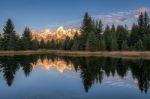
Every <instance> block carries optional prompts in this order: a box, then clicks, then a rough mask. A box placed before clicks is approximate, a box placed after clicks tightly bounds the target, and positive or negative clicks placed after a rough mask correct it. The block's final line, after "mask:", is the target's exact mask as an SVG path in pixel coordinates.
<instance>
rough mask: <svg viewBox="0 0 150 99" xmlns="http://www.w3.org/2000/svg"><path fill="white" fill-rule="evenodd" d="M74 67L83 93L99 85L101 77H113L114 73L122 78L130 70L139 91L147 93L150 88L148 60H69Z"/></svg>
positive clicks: (149, 63)
mask: <svg viewBox="0 0 150 99" xmlns="http://www.w3.org/2000/svg"><path fill="white" fill-rule="evenodd" d="M71 61H72V63H74V65H75V66H79V68H80V70H81V78H82V81H83V84H84V88H85V91H86V92H88V89H89V88H90V87H91V86H92V85H93V84H94V83H101V82H102V80H103V78H104V77H103V76H104V75H106V76H107V77H109V76H110V75H112V76H114V75H115V73H116V74H117V75H118V76H120V77H121V78H124V77H125V76H126V74H127V71H129V70H131V73H132V75H133V79H137V84H138V86H139V89H140V90H141V91H145V92H147V91H148V89H149V86H150V60H142V59H137V60H128V59H121V58H119V59H113V58H96V57H88V58H71Z"/></svg>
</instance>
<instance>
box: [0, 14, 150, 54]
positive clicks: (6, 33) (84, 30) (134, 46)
mask: <svg viewBox="0 0 150 99" xmlns="http://www.w3.org/2000/svg"><path fill="white" fill-rule="evenodd" d="M80 31H81V34H80V35H75V37H74V38H73V39H70V38H66V39H65V40H64V41H61V42H58V41H54V40H51V41H47V42H45V41H44V40H41V41H40V42H39V41H38V40H36V39H35V40H33V39H32V37H31V31H30V29H29V28H28V27H26V28H25V30H24V33H23V34H22V35H21V36H20V35H19V33H18V34H17V33H16V31H15V27H14V24H13V22H12V20H11V19H8V20H7V22H6V25H5V26H4V28H3V33H1V35H0V50H2V51H20V50H38V49H50V50H69V51H148V50H150V19H149V16H148V14H147V12H145V13H141V15H139V18H138V20H137V23H134V24H133V25H132V28H131V30H129V29H128V27H127V25H117V26H115V25H112V26H109V25H107V26H106V27H105V28H104V26H103V23H102V21H101V20H94V19H92V17H91V16H90V15H89V14H88V13H85V15H84V18H83V21H82V25H81V28H80Z"/></svg>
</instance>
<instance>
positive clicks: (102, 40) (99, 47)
mask: <svg viewBox="0 0 150 99" xmlns="http://www.w3.org/2000/svg"><path fill="white" fill-rule="evenodd" d="M105 49H106V46H105V40H104V38H103V37H101V39H100V40H99V45H98V50H100V51H104V50H105Z"/></svg>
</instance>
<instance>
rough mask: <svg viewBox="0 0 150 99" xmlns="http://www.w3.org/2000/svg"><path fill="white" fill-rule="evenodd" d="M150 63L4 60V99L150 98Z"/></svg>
mask: <svg viewBox="0 0 150 99" xmlns="http://www.w3.org/2000/svg"><path fill="white" fill-rule="evenodd" d="M149 87H150V60H143V59H136V60H135V59H134V60H129V59H112V58H96V57H88V58H85V57H57V56H52V55H49V56H47V55H32V56H13V57H0V99H150V91H149Z"/></svg>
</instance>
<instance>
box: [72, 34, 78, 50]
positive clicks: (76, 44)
mask: <svg viewBox="0 0 150 99" xmlns="http://www.w3.org/2000/svg"><path fill="white" fill-rule="evenodd" d="M78 44H79V37H78V36H77V35H75V37H74V41H73V44H72V48H71V50H73V51H77V50H78V49H79V45H78Z"/></svg>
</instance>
